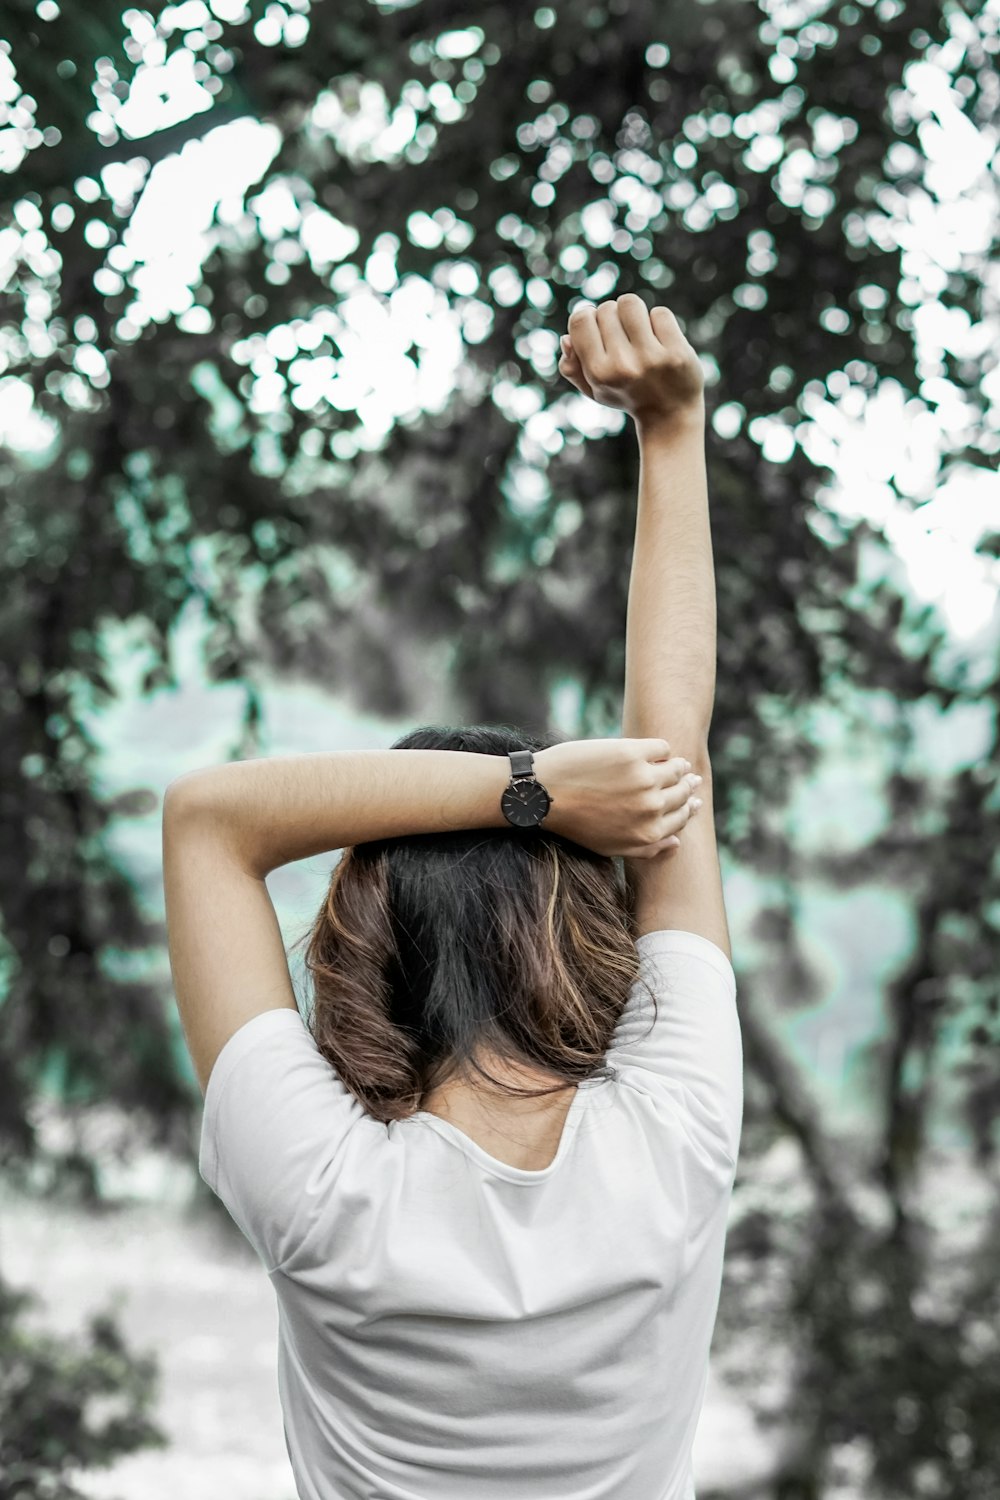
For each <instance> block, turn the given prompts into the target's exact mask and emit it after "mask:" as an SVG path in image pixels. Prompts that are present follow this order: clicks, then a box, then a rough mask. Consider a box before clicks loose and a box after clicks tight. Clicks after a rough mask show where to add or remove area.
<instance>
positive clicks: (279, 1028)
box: [198, 1006, 365, 1273]
mask: <svg viewBox="0 0 1000 1500" xmlns="http://www.w3.org/2000/svg"><path fill="white" fill-rule="evenodd" d="M364 1117H365V1111H364V1109H363V1108H362V1106H361V1104H360V1103H359V1102H358V1100H357V1099H355V1097H354V1095H353V1094H352V1093H351V1092H350V1091H349V1090H348V1089H347V1087H346V1086H345V1085H344V1084H343V1083H342V1082H341V1080H340V1078H339V1077H338V1075H337V1073H336V1071H335V1069H334V1068H333V1067H332V1066H331V1065H330V1063H329V1062H327V1060H326V1058H325V1057H324V1056H323V1054H322V1053H321V1052H320V1050H319V1048H318V1047H317V1046H316V1043H315V1041H314V1040H313V1037H312V1034H311V1032H310V1031H309V1030H308V1029H307V1027H306V1025H305V1023H304V1021H303V1019H302V1017H301V1015H300V1014H299V1012H298V1011H297V1010H292V1009H291V1008H290V1007H288V1006H282V1007H279V1008H276V1009H274V1010H265V1011H262V1012H261V1014H260V1015H257V1016H254V1017H252V1019H251V1020H249V1021H246V1022H245V1023H244V1024H243V1025H242V1026H241V1027H240V1028H239V1029H238V1030H237V1031H234V1032H233V1034H232V1036H231V1037H230V1038H229V1040H228V1041H227V1042H226V1044H225V1045H224V1047H223V1048H222V1051H221V1052H220V1053H219V1055H218V1057H217V1058H216V1061H215V1066H214V1067H213V1068H212V1071H211V1073H210V1074H209V1079H208V1087H207V1089H206V1091H205V1108H204V1113H203V1115H202V1123H201V1142H200V1148H199V1155H198V1170H199V1172H200V1174H201V1176H202V1177H203V1178H204V1180H205V1182H207V1184H208V1186H209V1187H210V1188H211V1189H212V1191H213V1193H215V1194H216V1195H217V1197H219V1198H220V1199H221V1200H222V1202H223V1203H224V1204H225V1206H226V1208H227V1209H228V1210H229V1213H230V1214H231V1216H232V1218H233V1219H234V1220H235V1222H236V1224H237V1225H238V1227H239V1228H240V1229H241V1230H242V1232H243V1234H244V1235H245V1236H246V1238H247V1239H248V1240H249V1242H250V1244H251V1245H252V1246H253V1248H254V1249H255V1250H256V1252H257V1254H258V1255H259V1256H260V1258H261V1260H262V1261H263V1262H264V1265H265V1266H266V1268H267V1270H268V1273H270V1272H271V1271H273V1270H275V1269H277V1268H278V1267H279V1266H280V1265H281V1264H282V1263H283V1262H284V1261H285V1260H287V1259H288V1258H289V1256H290V1255H291V1254H293V1252H294V1251H295V1250H296V1249H297V1248H298V1246H299V1245H300V1244H301V1242H302V1240H303V1239H304V1238H305V1237H306V1235H307V1234H308V1233H309V1230H310V1228H311V1227H312V1226H313V1224H314V1223H315V1222H316V1220H317V1219H318V1218H319V1217H320V1216H321V1215H322V1213H323V1212H324V1210H325V1208H326V1206H327V1205H328V1204H329V1202H330V1199H331V1196H332V1195H331V1193H330V1190H329V1189H330V1178H331V1175H332V1174H333V1173H335V1171H336V1168H337V1158H338V1154H339V1152H340V1150H341V1148H342V1147H343V1144H344V1142H345V1140H346V1138H347V1135H348V1132H349V1131H350V1129H351V1127H352V1126H353V1125H354V1124H356V1122H357V1121H358V1120H360V1119H362V1118H364Z"/></svg>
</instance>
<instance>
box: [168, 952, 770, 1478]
mask: <svg viewBox="0 0 1000 1500" xmlns="http://www.w3.org/2000/svg"><path fill="white" fill-rule="evenodd" d="M636 949H637V952H638V954H639V958H640V978H644V979H647V980H648V981H649V982H650V983H651V985H652V986H653V988H654V991H655V993H656V996H657V1000H658V1003H659V1019H658V1021H657V1024H656V1026H655V1029H653V1030H652V1031H650V1025H651V1022H652V1016H653V1007H652V1002H651V1001H650V999H649V997H648V995H646V994H645V992H644V990H643V989H642V987H641V985H640V984H639V983H638V982H637V983H636V984H635V985H634V986H633V988H632V991H631V993H630V996H629V1000H628V1004H627V1006H626V1009H625V1010H624V1012H623V1013H622V1016H621V1018H620V1020H619V1023H618V1027H617V1029H616V1031H615V1036H614V1040H613V1043H612V1046H611V1048H610V1049H609V1051H608V1054H607V1062H608V1065H609V1068H610V1069H611V1070H612V1076H611V1077H610V1078H600V1079H591V1080H588V1081H587V1082H585V1083H583V1084H581V1085H580V1086H579V1087H578V1089H577V1093H576V1095H575V1096H574V1098H573V1102H572V1105H571V1107H570V1110H569V1113H568V1115H567V1117H566V1121H565V1125H564V1127H563V1134H562V1138H561V1141H560V1145H559V1149H558V1152H557V1154H556V1156H555V1159H554V1160H553V1161H552V1162H551V1164H550V1165H549V1166H548V1167H546V1168H544V1169H543V1170H541V1171H528V1170H525V1169H522V1168H519V1167H513V1166H507V1165H506V1164H505V1163H503V1162H500V1161H498V1160H496V1158H494V1157H493V1156H491V1155H489V1154H488V1153H487V1152H485V1151H484V1150H482V1149H481V1148H480V1147H479V1146H478V1145H476V1143H475V1142H474V1141H473V1140H472V1139H471V1138H470V1137H469V1136H467V1135H465V1134H464V1133H463V1132H462V1131H461V1130H459V1129H458V1127H457V1126H455V1125H452V1124H451V1123H450V1122H449V1121H446V1120H441V1119H439V1118H438V1117H437V1116H436V1115H431V1114H427V1113H424V1112H421V1113H418V1114H416V1115H414V1116H411V1117H410V1118H409V1119H407V1120H402V1121H399V1122H394V1123H392V1124H390V1125H385V1124H383V1123H381V1122H379V1121H377V1120H375V1119H373V1118H372V1117H371V1116H370V1115H368V1114H367V1113H366V1112H365V1111H364V1109H363V1108H362V1107H361V1105H360V1104H359V1103H358V1102H357V1100H356V1099H355V1098H354V1097H353V1095H352V1094H350V1093H349V1092H348V1090H347V1089H346V1088H345V1087H344V1085H343V1084H342V1083H341V1081H340V1079H339V1078H338V1076H337V1074H336V1072H335V1071H334V1070H333V1068H331V1066H330V1064H329V1063H328V1062H327V1061H326V1059H325V1058H324V1057H323V1056H322V1054H321V1053H320V1052H319V1050H318V1049H317V1047H316V1045H315V1042H314V1041H313V1039H312V1036H311V1034H310V1032H309V1031H308V1030H307V1028H306V1026H305V1024H304V1023H303V1021H302V1019H301V1017H300V1015H299V1013H298V1012H297V1011H294V1010H291V1009H288V1008H285V1009H280V1010H268V1011H265V1012H264V1013H263V1014H262V1015H258V1016H255V1017H254V1018H253V1019H252V1020H250V1021H247V1022H246V1023H245V1025H243V1026H241V1027H240V1029H239V1030H238V1031H237V1032H235V1033H234V1035H233V1036H231V1037H230V1038H229V1040H228V1041H227V1043H226V1045H225V1046H224V1047H223V1049H222V1051H221V1053H220V1054H219V1057H218V1060H217V1062H216V1064H215V1066H214V1068H213V1069H212V1073H211V1076H210V1078H209V1082H208V1088H207V1092H206V1096H205V1110H204V1116H203V1121H202V1132H201V1146H200V1155H199V1163H198V1165H199V1170H200V1172H201V1175H202V1177H203V1178H204V1179H205V1181H206V1182H207V1183H208V1185H209V1187H210V1188H211V1189H212V1190H213V1192H215V1193H217V1194H218V1196H219V1197H220V1198H221V1199H222V1201H223V1203H224V1204H225V1205H226V1207H227V1209H228V1210H229V1212H230V1214H231V1215H232V1217H233V1219H234V1220H235V1221H236V1223H237V1225H238V1226H239V1228H240V1229H241V1230H242V1232H243V1233H244V1235H245V1236H246V1238H247V1239H248V1240H249V1241H250V1243H251V1245H252V1246H253V1247H254V1249H255V1250H256V1252H257V1254H258V1255H259V1257H260V1259H261V1260H262V1262H263V1264H264V1266H265V1268H266V1270H267V1274H268V1275H269V1277H270V1279H271V1283H272V1285H273V1287H274V1290H275V1293H276V1295H277V1302H278V1315H279V1334H278V1390H279V1396H280V1400H281V1408H282V1414H283V1420H284V1431H285V1441H286V1444H287V1448H288V1455H289V1459H290V1461H291V1466H292V1470H293V1473H294V1476H295V1482H296V1485H297V1488H298V1494H299V1497H300V1500H692V1497H693V1496H694V1485H693V1479H692V1470H691V1448H692V1444H693V1441H694V1435H695V1428H696V1426H697V1423H698V1418H699V1415H700V1412H701V1407H702V1401H703V1398H704V1394H705V1387H706V1383H707V1380H708V1357H709V1347H710V1344H711V1339H712V1332H713V1329H714V1326H715V1318H716V1313H717V1310H718V1299H719V1291H720V1284H721V1276H722V1258H723V1247H724V1243H725V1236H726V1223H727V1214H728V1208H729V1203H730V1197H731V1193H732V1187H733V1180H734V1177H735V1173H736V1159H737V1153H738V1149H739V1141H740V1133H741V1128H742V1118H743V1051H742V1042H741V1035H740V1027H739V1021H738V1019H737V1013H736V1004H735V998H736V979H735V975H734V973H733V968H732V965H731V964H730V962H729V960H728V959H727V958H726V956H725V954H724V953H723V952H722V950H721V949H720V948H718V947H717V946H716V945H715V944H714V943H711V942H709V941H708V939H707V938H704V937H700V936H698V935H696V934H694V933H690V932H682V931H679V930H675V929H670V930H664V931H658V932H647V933H645V934H644V935H643V936H641V937H639V938H638V939H637V941H636ZM515 1132H516V1126H515V1127H513V1128H512V1134H513V1133H515Z"/></svg>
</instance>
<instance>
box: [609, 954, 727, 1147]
mask: <svg viewBox="0 0 1000 1500" xmlns="http://www.w3.org/2000/svg"><path fill="white" fill-rule="evenodd" d="M635 946H636V952H637V953H638V955H639V976H638V978H637V980H636V982H635V984H634V985H633V987H632V990H631V992H630V994H629V999H628V1003H627V1005H626V1007H625V1009H624V1011H623V1012H622V1014H621V1016H620V1017H619V1021H618V1026H617V1027H616V1029H615V1035H614V1039H613V1041H612V1045H611V1048H610V1049H609V1051H608V1061H609V1062H610V1063H612V1064H613V1065H614V1066H615V1067H616V1069H617V1071H618V1072H619V1074H620V1075H622V1077H623V1080H624V1081H625V1082H627V1083H631V1084H632V1085H633V1086H634V1087H636V1088H638V1089H640V1090H641V1091H642V1092H644V1093H648V1094H650V1095H652V1096H654V1097H655V1098H656V1099H657V1100H658V1101H660V1102H661V1103H662V1104H663V1106H664V1107H665V1108H666V1109H668V1110H669V1112H670V1114H671V1116H672V1118H673V1119H674V1120H675V1121H676V1122H677V1123H678V1124H679V1125H680V1126H681V1128H682V1129H683V1130H684V1131H685V1133H686V1134H687V1136H688V1137H689V1138H690V1139H691V1140H692V1141H693V1142H694V1143H695V1144H696V1145H697V1146H698V1147H699V1149H700V1150H703V1151H707V1152H708V1153H709V1154H710V1155H711V1156H712V1157H713V1158H714V1159H715V1160H719V1159H720V1157H721V1160H722V1163H723V1165H724V1166H728V1167H729V1168H730V1169H731V1170H732V1171H735V1168H736V1159H737V1155H738V1153H739V1145H740V1135H741V1131H742V1125H743V1042H742V1035H741V1032H740V1023H739V1017H738V1015H737V1010H736V975H735V973H734V971H733V966H732V964H731V963H730V961H729V959H728V958H727V957H726V955H725V954H724V953H723V951H722V949H721V948H720V947H718V946H717V944H715V943H713V942H710V941H709V939H708V938H705V937H702V936H700V934H698V933H694V932H686V931H683V930H681V929H680V928H673V927H671V928H663V929H660V930H658V931H656V932H645V933H643V934H642V936H641V937H639V938H637V939H636V945H635ZM645 984H649V986H650V987H651V989H652V990H653V992H654V994H655V996H656V1004H657V1010H656V1019H655V1021H654V1019H653V1017H654V1011H653V1002H652V999H651V998H650V996H649V994H648V992H647V990H646V988H645Z"/></svg>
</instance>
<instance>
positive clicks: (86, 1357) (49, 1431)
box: [0, 1281, 166, 1500]
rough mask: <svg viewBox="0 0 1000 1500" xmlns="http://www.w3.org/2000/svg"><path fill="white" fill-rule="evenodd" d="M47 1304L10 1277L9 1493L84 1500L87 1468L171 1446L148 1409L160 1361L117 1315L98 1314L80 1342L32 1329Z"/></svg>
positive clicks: (2, 1349)
mask: <svg viewBox="0 0 1000 1500" xmlns="http://www.w3.org/2000/svg"><path fill="white" fill-rule="evenodd" d="M38 1301H39V1299H38V1298H37V1297H36V1296H35V1295H34V1294H33V1293H31V1292H27V1291H24V1290H22V1289H19V1288H15V1287H12V1286H11V1285H9V1284H8V1283H5V1282H3V1281H0V1496H2V1497H3V1500H83V1495H84V1491H82V1490H80V1489H79V1488H78V1487H77V1485H76V1482H75V1481H76V1478H77V1477H78V1476H79V1474H80V1473H81V1472H82V1471H85V1470H88V1469H99V1468H104V1467H106V1466H107V1465H108V1464H110V1463H112V1462H113V1461H114V1460H115V1459H117V1458H120V1457H122V1456H124V1455H125V1454H128V1453H134V1452H136V1450H137V1449H140V1448H147V1447H149V1446H150V1445H153V1446H157V1447H162V1446H163V1445H164V1444H165V1442H166V1439H165V1437H164V1435H163V1433H162V1432H161V1430H160V1429H159V1428H158V1427H157V1426H156V1425H155V1424H154V1423H153V1422H152V1421H151V1420H150V1417H149V1415H148V1413H149V1411H150V1409H151V1406H152V1403H153V1401H154V1399H155V1396H156V1394H157V1376H156V1367H155V1365H154V1362H153V1360H152V1359H151V1358H150V1357H149V1356H137V1355H134V1354H130V1353H129V1351H128V1350H127V1349H126V1347H125V1345H124V1344H123V1343H122V1339H121V1336H120V1334H119V1333H118V1331H117V1328H116V1326H115V1323H114V1319H113V1317H112V1315H111V1314H110V1312H104V1313H95V1314H93V1315H92V1317H91V1319H90V1321H89V1325H88V1328H87V1330H86V1334H85V1337H84V1338H83V1340H81V1341H78V1342H77V1343H76V1344H75V1345H74V1344H72V1343H69V1342H67V1340H66V1339H65V1338H62V1337H56V1336H55V1335H53V1334H50V1333H40V1332H37V1331H36V1330H34V1329H29V1328H28V1327H27V1325H26V1321H25V1312H26V1310H27V1309H28V1308H29V1307H30V1306H31V1305H32V1304H33V1303H37V1302H38Z"/></svg>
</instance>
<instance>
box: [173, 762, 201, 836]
mask: <svg viewBox="0 0 1000 1500" xmlns="http://www.w3.org/2000/svg"><path fill="white" fill-rule="evenodd" d="M207 807H208V798H207V797H206V795H205V779H204V774H203V772H201V771H187V772H185V774H184V775H183V776H176V777H175V778H174V780H173V781H171V782H168V784H167V789H166V791H165V792H164V793H163V827H164V829H167V828H168V827H169V828H174V827H177V826H178V825H179V824H185V825H186V824H189V823H190V822H191V821H192V819H193V818H196V817H199V816H203V815H204V813H205V812H206V810H207Z"/></svg>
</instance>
